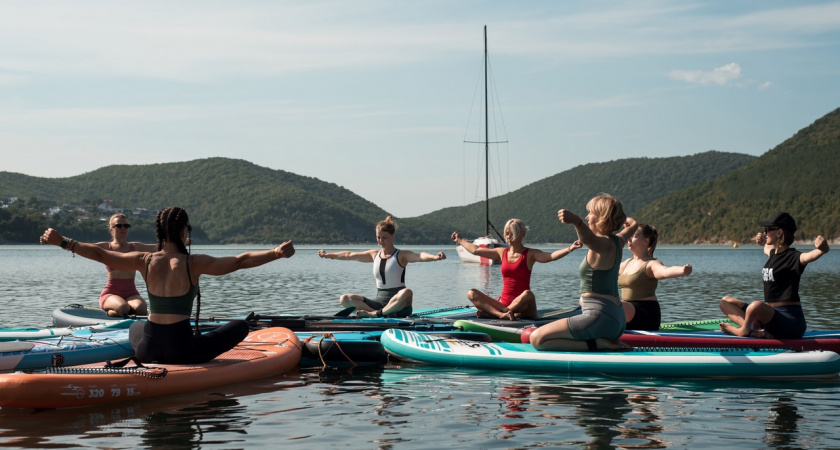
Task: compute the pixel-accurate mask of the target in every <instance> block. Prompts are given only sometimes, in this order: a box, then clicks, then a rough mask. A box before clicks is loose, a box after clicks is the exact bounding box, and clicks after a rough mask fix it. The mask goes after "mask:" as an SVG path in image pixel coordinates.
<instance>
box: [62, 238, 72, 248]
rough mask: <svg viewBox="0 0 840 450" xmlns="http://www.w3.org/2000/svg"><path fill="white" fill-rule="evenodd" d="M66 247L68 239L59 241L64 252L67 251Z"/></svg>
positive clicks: (68, 242) (68, 243)
mask: <svg viewBox="0 0 840 450" xmlns="http://www.w3.org/2000/svg"><path fill="white" fill-rule="evenodd" d="M68 245H70V239H67V238H64V239H63V240H62V241H61V248H63V249H64V250H67V246H68Z"/></svg>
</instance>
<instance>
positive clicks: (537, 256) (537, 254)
mask: <svg viewBox="0 0 840 450" xmlns="http://www.w3.org/2000/svg"><path fill="white" fill-rule="evenodd" d="M582 245H583V244H581V242H580V241H575V242H573V243H572V245H570V246H568V247H566V248H561V249H559V250H555V251H553V252H551V253H547V252H544V251H542V250H536V249H534V250H532V251H531V252H528V254H529V255H531V254H533V255H534V261H535V262H538V263H547V262H551V261H557V260H558V259H560V258H563V257H564V256H567V255H568V254H569V253H572V252H573V251H575V250H577V249H579V248H580V247H581V246H582Z"/></svg>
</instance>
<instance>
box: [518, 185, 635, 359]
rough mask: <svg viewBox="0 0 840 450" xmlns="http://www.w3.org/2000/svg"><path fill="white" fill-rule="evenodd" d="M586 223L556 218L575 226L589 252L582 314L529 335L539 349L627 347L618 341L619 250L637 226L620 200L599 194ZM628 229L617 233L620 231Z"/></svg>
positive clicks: (566, 215) (563, 214) (569, 216)
mask: <svg viewBox="0 0 840 450" xmlns="http://www.w3.org/2000/svg"><path fill="white" fill-rule="evenodd" d="M586 210H587V211H588V214H587V215H586V220H584V219H583V218H581V217H580V216H578V215H576V214H575V213H573V212H571V211H569V210H567V209H561V210H559V211H558V212H557V218H558V219H560V222H562V223H568V224H572V225H574V227H575V231H576V232H577V236H578V239H580V241H581V243H582V244H583V245H585V246H586V247H587V248H588V249H589V250H588V251H587V252H586V257H585V258H583V261H582V262H581V264H580V306H581V314H580V315H577V316H572V317H568V318H563V319H559V320H556V321H554V322H551V323H549V324H547V325H543V326H541V327H539V328H537V329H536V330H534V332H533V333H531V336H530V339H531V345H533V346H534V348H536V349H537V350H559V351H585V350H589V351H596V350H617V349H622V348H626V347H627V345H626V344H624V343H623V342H621V341H619V340H618V339H619V338H620V337H621V335H622V333H624V328H625V326H626V324H627V321H626V319H625V317H624V309H623V308H622V306H621V298H620V297H619V292H618V268H619V265H620V264H621V249H622V248H623V247H624V243H625V242H627V238H628V237H629V236H632V235H633V233H635V232H636V221H635V220H633V219H632V218H629V217H627V216H626V215H625V214H624V208H623V206H622V205H621V202H619V201H618V199H617V198H615V197H613V196H611V195H609V194H599V195H597V196H595V197H594V198H592V199H591V200H589V203H587V204H586ZM622 225H623V226H624V229H623V230H621V231H620V232H618V233H616V232H617V231H618V230H619V229H621V227H622Z"/></svg>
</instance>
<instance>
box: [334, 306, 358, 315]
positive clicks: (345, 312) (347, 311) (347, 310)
mask: <svg viewBox="0 0 840 450" xmlns="http://www.w3.org/2000/svg"><path fill="white" fill-rule="evenodd" d="M355 310H356V307H355V306H348V307H347V308H344V309H342V310H341V311H339V312H337V313H335V315H334V316H333V317H347V316H349V315H350V314H352V313H353V311H355Z"/></svg>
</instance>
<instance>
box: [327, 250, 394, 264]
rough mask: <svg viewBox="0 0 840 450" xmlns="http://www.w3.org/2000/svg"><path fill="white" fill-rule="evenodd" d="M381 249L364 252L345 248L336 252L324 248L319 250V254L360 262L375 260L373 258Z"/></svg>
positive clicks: (329, 257) (328, 257) (330, 257)
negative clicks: (326, 250)
mask: <svg viewBox="0 0 840 450" xmlns="http://www.w3.org/2000/svg"><path fill="white" fill-rule="evenodd" d="M378 251H379V250H377V249H374V250H367V251H364V252H351V251H350V250H345V251H343V252H335V253H332V252H331V253H327V252H325V251H324V250H318V256H320V257H321V258H327V259H338V260H341V261H358V262H373V259H374V258H376V253H377V252H378Z"/></svg>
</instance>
